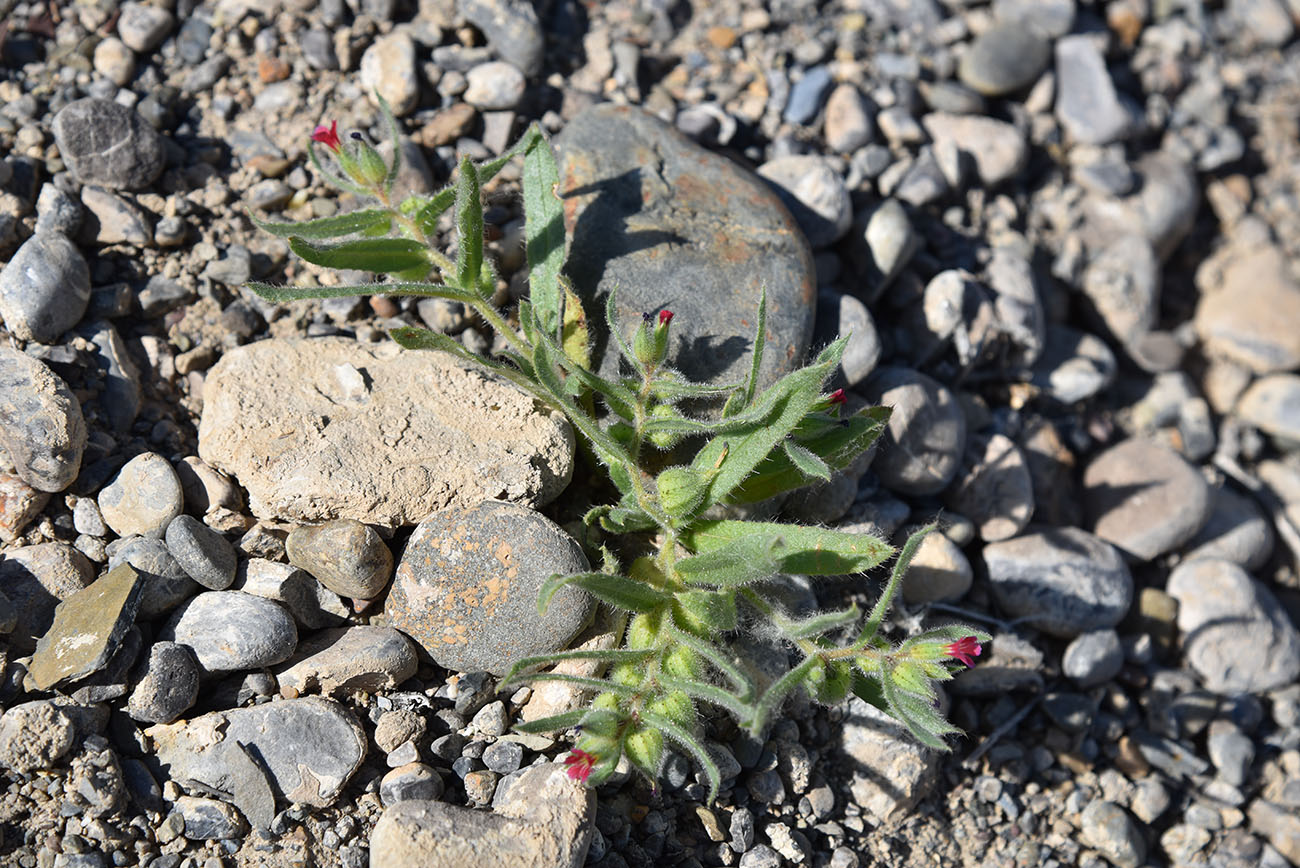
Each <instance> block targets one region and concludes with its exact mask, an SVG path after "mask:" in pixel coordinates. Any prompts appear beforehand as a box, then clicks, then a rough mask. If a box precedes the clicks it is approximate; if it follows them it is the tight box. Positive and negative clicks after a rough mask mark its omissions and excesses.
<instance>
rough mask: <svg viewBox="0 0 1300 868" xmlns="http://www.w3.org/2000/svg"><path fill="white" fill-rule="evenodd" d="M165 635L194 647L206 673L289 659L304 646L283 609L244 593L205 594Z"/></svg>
mask: <svg viewBox="0 0 1300 868" xmlns="http://www.w3.org/2000/svg"><path fill="white" fill-rule="evenodd" d="M159 635H160V638H162V639H164V640H166V641H170V642H176V643H179V644H181V645H187V646H189V648H190V650H191V651H193V652H194V657H195V659H197V660H198V662H199V666H201V667H202V668H203V670H204V671H206V672H223V671H230V670H237V669H256V668H259V667H262V666H271V665H274V664H276V663H280V662H282V661H284V660H287V659H289V657H290V656H291V655H292V654H293V652H294V648H296V647H297V645H298V630H297V628H296V627H295V626H294V623H293V618H291V617H289V613H288V612H286V611H285V610H284V608H283V607H281V606H280V605H279V604H278V603H275V602H273V601H271V600H266V599H263V598H262V597H255V596H253V595H252V594H245V593H242V592H240V591H207V592H205V593H202V594H199V595H198V596H197V597H194V598H193V599H192V600H190V601H188V602H187V603H185V605H183V606H182V607H181V608H180V609H178V610H177V611H176V612H175V614H173V615H172V617H171V618H170V619H168V621H167V623H166V625H165V626H164V627H163V629H162V631H161V633H160V634H159Z"/></svg>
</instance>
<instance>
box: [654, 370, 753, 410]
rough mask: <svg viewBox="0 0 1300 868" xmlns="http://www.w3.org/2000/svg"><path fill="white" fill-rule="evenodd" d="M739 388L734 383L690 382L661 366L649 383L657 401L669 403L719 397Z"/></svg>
mask: <svg viewBox="0 0 1300 868" xmlns="http://www.w3.org/2000/svg"><path fill="white" fill-rule="evenodd" d="M740 388H741V387H740V386H739V385H737V384H734V383H733V384H729V385H723V386H715V385H711V384H709V383H692V382H691V381H689V380H687V379H685V378H683V377H681V376H680V375H678V374H676V373H674V372H672V371H669V370H665V369H663V368H661V369H660V371H659V376H657V377H655V379H654V382H653V383H651V384H650V394H651V395H653V396H654V397H655V398H656V399H657V400H659V401H662V402H664V403H666V404H671V403H674V402H676V401H683V400H687V399H690V398H720V397H722V396H723V395H729V394H731V393H733V392H735V391H737V390H739V389H740Z"/></svg>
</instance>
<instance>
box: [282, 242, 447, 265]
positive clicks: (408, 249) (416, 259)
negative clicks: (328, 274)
mask: <svg viewBox="0 0 1300 868" xmlns="http://www.w3.org/2000/svg"><path fill="white" fill-rule="evenodd" d="M289 249H290V250H292V251H293V252H294V253H295V254H297V255H298V256H299V257H300V258H302V259H305V260H307V261H308V262H310V263H311V264H312V265H322V266H324V267H326V268H340V269H341V268H351V269H355V270H357V271H375V272H397V271H406V270H408V269H412V268H415V267H417V266H420V265H423V266H424V267H425V268H428V267H429V264H430V263H429V253H428V250H427V249H426V248H425V246H424V245H423V244H421V243H420V242H418V241H415V240H413V239H410V238H366V239H359V240H356V241H344V242H341V243H339V244H312V243H311V242H310V241H308V240H306V239H305V238H299V237H298V236H296V235H293V236H290V238H289Z"/></svg>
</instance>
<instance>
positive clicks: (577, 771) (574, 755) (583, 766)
mask: <svg viewBox="0 0 1300 868" xmlns="http://www.w3.org/2000/svg"><path fill="white" fill-rule="evenodd" d="M598 759H599V758H598V757H596V756H595V755H594V754H589V753H587V752H586V751H585V750H578V749H577V748H574V749H573V750H571V751H569V755H568V756H567V757H565V758H564V764H565V765H566V766H568V767H569V777H571V778H573V779H574V780H575V781H582V782H583V783H584V784H585V783H586V782H587V778H588V776H590V775H591V770H592V769H593V768H595V767H596V763H597V761H598Z"/></svg>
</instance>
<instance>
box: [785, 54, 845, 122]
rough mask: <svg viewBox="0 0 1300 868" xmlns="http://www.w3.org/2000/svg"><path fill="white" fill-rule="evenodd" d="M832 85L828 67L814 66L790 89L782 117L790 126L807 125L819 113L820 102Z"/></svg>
mask: <svg viewBox="0 0 1300 868" xmlns="http://www.w3.org/2000/svg"><path fill="white" fill-rule="evenodd" d="M834 83H835V81H834V79H833V78H832V77H831V71H830V67H827V66H814V67H813V68H812V69H810V70H808V71H807V72H805V73H804V74H803V77H802V78H800V79H799V80H798V81H796V82H795V83H794V86H793V87H791V88H790V99H789V100H788V101H787V102H786V104H785V112H784V113H783V114H782V117H783V118H784V119H785V121H786V122H787V123H791V124H806V123H809V122H810V121H812V119H813V118H815V117H817V113H818V112H819V111H821V109H822V102H823V101H824V100H825V99H826V94H827V93H829V92H830V89H831V85H833V84H834Z"/></svg>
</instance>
